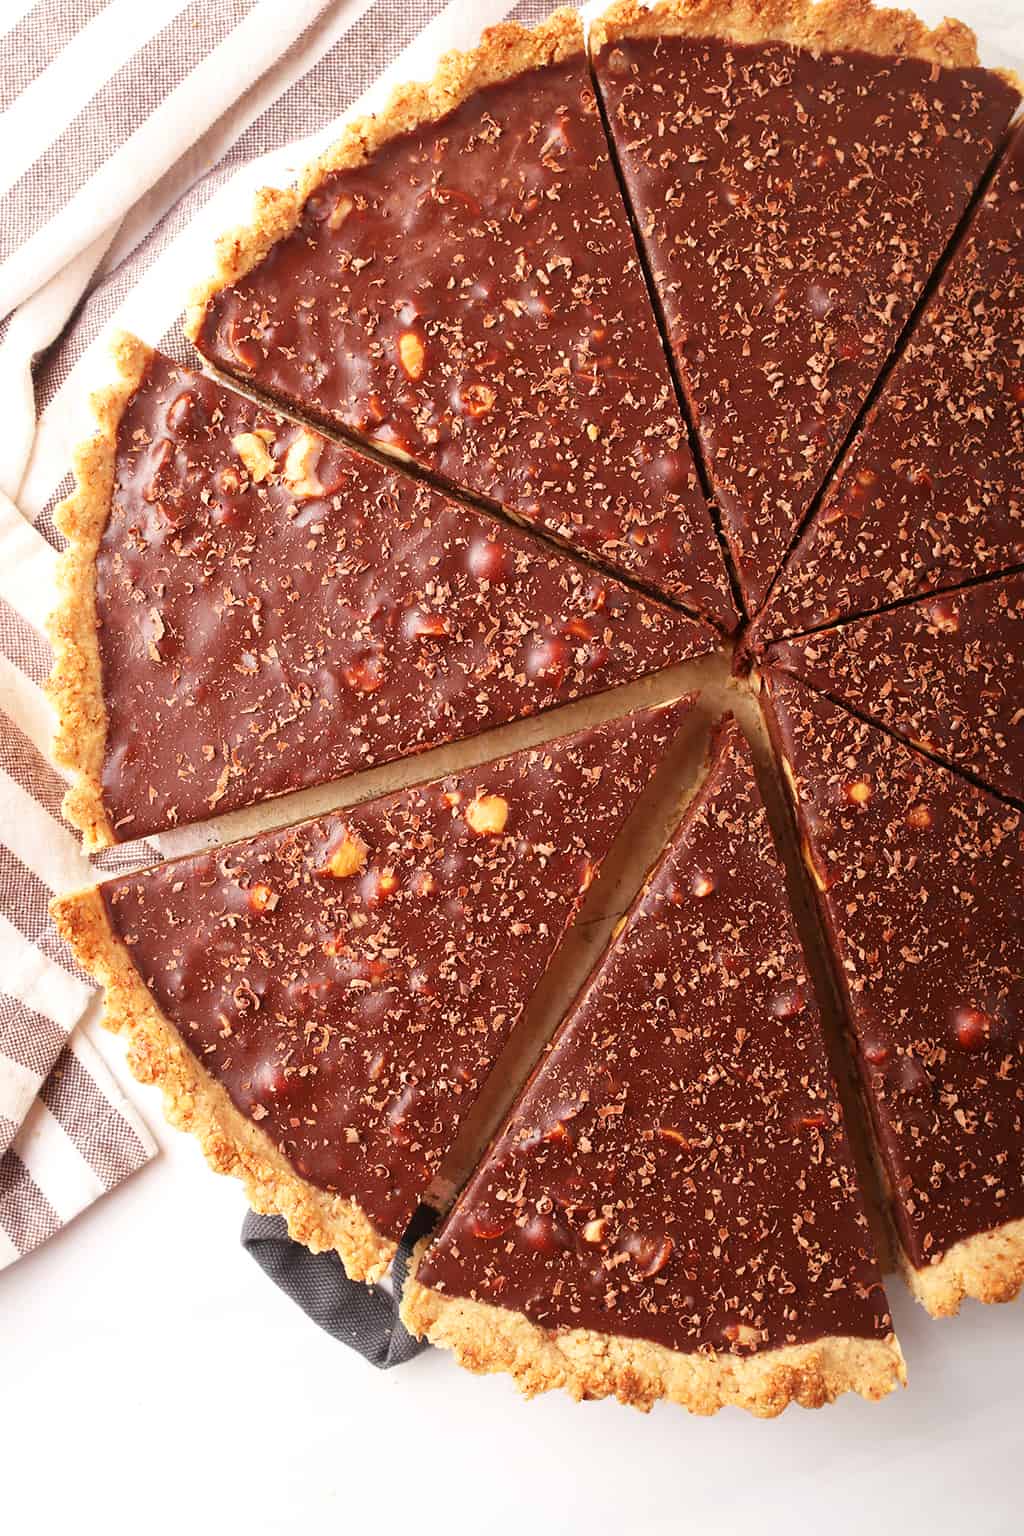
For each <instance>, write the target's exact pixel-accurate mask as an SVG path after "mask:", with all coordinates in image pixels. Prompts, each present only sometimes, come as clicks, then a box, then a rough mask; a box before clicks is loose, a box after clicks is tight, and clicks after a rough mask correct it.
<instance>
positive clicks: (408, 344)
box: [398, 331, 425, 382]
mask: <svg viewBox="0 0 1024 1536" xmlns="http://www.w3.org/2000/svg"><path fill="white" fill-rule="evenodd" d="M424 358H425V353H424V349H423V342H422V340H421V339H420V337H419V336H417V334H416V332H415V331H403V332H402V334H401V336H399V338H398V360H399V362H400V363H401V365H402V368H403V369H404V371H405V373H406V375H407V376H408V377H409V378H410V379H412V380H413V382H415V381H416V380H417V379H419V378H422V376H423V363H424Z"/></svg>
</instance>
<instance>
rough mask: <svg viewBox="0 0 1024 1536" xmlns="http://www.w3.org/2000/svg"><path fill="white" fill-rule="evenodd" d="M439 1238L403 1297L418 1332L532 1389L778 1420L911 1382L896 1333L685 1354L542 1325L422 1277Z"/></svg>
mask: <svg viewBox="0 0 1024 1536" xmlns="http://www.w3.org/2000/svg"><path fill="white" fill-rule="evenodd" d="M429 1241H430V1239H429V1238H427V1239H424V1240H423V1242H422V1243H421V1244H420V1245H419V1246H418V1248H417V1251H416V1255H415V1256H414V1260H413V1267H412V1268H411V1271H410V1275H409V1278H408V1280H407V1281H406V1284H405V1289H404V1293H403V1296H402V1308H401V1312H402V1321H403V1323H404V1324H405V1326H406V1328H408V1330H409V1332H410V1333H414V1334H416V1335H417V1336H418V1337H420V1338H423V1337H426V1338H428V1339H429V1340H430V1342H431V1343H432V1344H436V1345H439V1346H440V1347H441V1348H443V1349H450V1350H451V1351H452V1353H453V1354H454V1356H455V1358H456V1360H457V1361H458V1363H459V1365H461V1366H463V1367H464V1368H465V1369H466V1370H469V1371H473V1372H475V1373H476V1374H477V1375H480V1376H485V1375H490V1374H492V1373H494V1372H506V1373H507V1374H508V1375H510V1376H511V1377H512V1378H513V1380H514V1381H515V1383H516V1386H517V1387H518V1388H519V1390H520V1392H522V1393H523V1395H524V1397H535V1396H536V1395H537V1394H538V1393H540V1392H549V1391H552V1390H554V1389H555V1388H561V1389H562V1390H563V1391H565V1392H568V1394H569V1396H570V1397H572V1398H574V1399H575V1400H576V1401H577V1402H581V1401H583V1400H587V1399H594V1398H602V1397H616V1398H618V1400H619V1402H621V1403H625V1404H627V1405H628V1406H630V1407H632V1408H639V1409H640V1411H641V1412H643V1413H646V1412H647V1411H648V1410H649V1409H650V1408H652V1407H653V1405H654V1404H655V1403H656V1402H658V1401H659V1400H660V1399H662V1398H664V1399H665V1400H666V1401H668V1402H672V1403H678V1404H679V1405H680V1406H682V1407H683V1408H686V1409H688V1410H689V1411H690V1413H696V1414H702V1415H707V1414H712V1413H717V1412H718V1410H719V1408H724V1407H727V1406H732V1407H737V1408H744V1409H746V1410H747V1412H748V1413H752V1414H754V1415H756V1417H758V1418H762V1419H771V1418H775V1416H776V1415H777V1414H780V1413H781V1412H782V1411H783V1409H784V1408H786V1407H788V1405H789V1404H790V1403H799V1404H800V1405H801V1407H804V1408H821V1407H823V1406H824V1405H825V1404H826V1403H831V1402H833V1401H834V1400H835V1399H836V1398H837V1397H839V1396H841V1395H842V1394H843V1393H844V1392H858V1393H859V1394H860V1396H861V1397H864V1398H867V1399H868V1400H869V1401H871V1402H877V1401H878V1400H879V1399H881V1398H883V1397H886V1396H887V1395H888V1394H889V1393H890V1392H892V1391H893V1389H894V1388H895V1387H896V1386H897V1385H902V1386H905V1385H906V1379H907V1373H906V1366H905V1364H904V1360H903V1353H902V1351H901V1349H900V1346H899V1343H898V1341H897V1339H896V1337H895V1335H894V1334H889V1335H888V1336H887V1337H886V1338H884V1339H858V1338H844V1337H837V1336H832V1337H826V1338H822V1339H817V1340H815V1341H814V1342H813V1343H810V1344H791V1345H783V1346H781V1347H780V1348H778V1349H769V1350H766V1351H765V1352H764V1354H761V1355H758V1354H752V1355H744V1356H736V1355H731V1354H717V1355H703V1354H682V1353H680V1352H678V1351H676V1350H672V1349H667V1348H666V1347H665V1346H664V1345H662V1344H655V1343H652V1342H650V1341H648V1340H646V1339H632V1338H626V1337H624V1336H622V1335H618V1334H603V1333H596V1332H594V1331H593V1330H592V1329H588V1328H571V1329H559V1330H557V1331H552V1330H549V1329H546V1328H540V1327H538V1325H537V1324H536V1323H533V1322H531V1321H530V1319H529V1318H528V1317H526V1316H524V1314H523V1313H521V1312H515V1311H511V1310H508V1309H506V1308H504V1307H496V1306H492V1305H491V1304H490V1303H489V1302H483V1301H476V1300H473V1299H470V1298H468V1297H461V1296H446V1295H444V1294H442V1293H441V1292H440V1291H435V1290H431V1289H430V1288H429V1287H428V1286H425V1285H423V1284H422V1283H421V1282H420V1281H419V1280H418V1279H417V1278H416V1273H415V1267H416V1266H418V1263H419V1260H420V1259H421V1258H422V1255H423V1253H424V1252H425V1250H426V1247H427V1246H428V1244H429Z"/></svg>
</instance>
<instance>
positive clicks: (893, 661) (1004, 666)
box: [765, 574, 1024, 800]
mask: <svg viewBox="0 0 1024 1536" xmlns="http://www.w3.org/2000/svg"><path fill="white" fill-rule="evenodd" d="M765 655H766V660H767V661H769V662H770V663H771V664H772V666H773V667H781V668H782V669H783V670H784V671H786V672H791V673H793V674H794V676H796V677H799V678H802V680H803V681H804V682H805V683H810V684H811V686H812V687H813V688H817V689H818V690H819V692H821V693H825V694H828V695H829V696H830V697H831V698H834V699H836V700H838V702H839V703H840V704H845V705H846V706H847V708H853V709H854V710H855V711H856V712H857V713H858V714H862V715H866V716H867V717H868V718H869V719H871V720H874V721H876V722H879V723H880V724H882V725H883V726H885V727H887V728H888V729H889V730H892V731H895V732H896V733H897V735H900V736H905V737H906V738H907V739H908V740H909V741H911V742H912V743H913V744H914V745H915V746H917V747H922V748H923V749H924V750H925V751H927V752H931V753H933V754H934V755H935V756H936V757H939V758H941V759H942V760H943V762H945V763H947V764H948V765H949V766H950V767H953V768H961V769H966V770H967V771H968V772H969V773H971V774H973V775H974V776H975V777H976V778H978V779H980V780H981V781H982V783H983V784H984V785H986V786H987V787H988V788H989V789H992V790H994V791H995V792H996V793H997V794H1001V795H1009V796H1010V797H1011V798H1016V799H1019V800H1024V707H1022V703H1024V701H1022V699H1021V679H1022V678H1024V574H1021V575H1017V576H997V577H996V578H995V579H994V580H992V581H982V582H979V583H978V584H977V585H976V586H973V587H964V588H962V589H961V590H960V591H958V592H946V593H943V594H941V595H939V596H935V597H925V598H920V599H919V600H918V601H917V602H914V603H906V604H904V605H903V606H902V607H899V608H891V609H889V610H888V611H887V612H885V613H876V614H872V615H870V616H869V617H867V618H863V619H851V621H850V622H849V623H848V624H839V625H837V626H836V627H835V628H834V629H822V630H817V631H815V632H814V633H813V634H809V635H799V636H797V637H796V638H795V639H791V640H780V641H778V642H777V643H776V644H775V645H771V646H769V647H768V649H767V652H766V653H765Z"/></svg>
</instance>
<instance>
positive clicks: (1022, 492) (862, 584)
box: [760, 128, 1024, 637]
mask: <svg viewBox="0 0 1024 1536" xmlns="http://www.w3.org/2000/svg"><path fill="white" fill-rule="evenodd" d="M1022 252H1024V129H1021V128H1017V129H1016V130H1015V131H1014V133H1013V136H1012V138H1011V140H1010V144H1009V147H1008V148H1007V150H1006V152H1005V154H1004V155H1003V158H1002V160H1001V162H1000V164H999V167H998V170H997V171H996V174H995V176H994V178H993V180H992V182H991V184H990V186H989V188H988V190H987V192H986V193H985V195H984V197H983V198H982V200H981V201H980V203H979V204H978V206H977V207H976V209H975V211H974V213H973V216H972V218H971V220H970V223H969V224H968V226H967V228H966V230H965V232H964V235H963V237H962V238H961V240H960V242H959V244H958V245H957V247H956V249H955V251H954V252H953V254H952V256H951V258H950V261H949V264H948V266H947V267H946V269H945V272H944V273H943V276H942V279H941V281H940V282H939V284H938V287H937V288H936V290H935V293H934V294H933V295H932V297H931V299H930V301H929V303H928V305H927V307H926V308H925V309H924V311H923V312H922V314H921V316H920V318H919V320H918V321H917V323H916V325H915V327H914V330H913V331H912V333H911V336H910V339H909V341H908V343H907V347H906V350H905V352H904V353H903V355H902V356H901V357H900V358H899V359H898V360H897V362H896V363H895V366H894V367H893V369H892V372H891V373H890V375H889V377H888V378H887V380H886V382H885V386H884V388H883V389H882V391H881V393H880V394H879V396H878V399H877V401H876V403H875V405H874V406H873V407H872V409H871V410H870V411H869V412H868V415H867V417H866V418H865V420H864V424H863V426H862V427H861V429H860V431H859V433H858V435H857V437H856V438H855V439H854V441H853V443H852V444H851V446H850V449H849V451H848V453H847V454H846V457H845V458H844V460H843V463H842V465H841V467H840V471H839V473H838V475H837V477H836V479H835V481H834V482H833V484H832V485H831V487H830V489H829V492H828V495H827V496H826V497H825V499H824V501H823V503H822V506H821V509H820V511H819V512H818V513H817V515H816V516H815V517H814V518H813V520H812V521H811V523H810V524H809V525H808V527H807V529H806V531H805V533H804V534H803V536H802V537H801V539H800V543H799V544H798V546H797V548H796V551H795V552H794V555H793V558H792V560H791V561H790V563H789V565H788V566H787V568H786V570H785V571H784V572H783V574H782V576H781V577H780V579H779V582H778V585H777V587H776V590H775V592H774V593H773V594H772V599H771V602H770V604H769V606H768V608H767V609H766V610H765V613H764V617H763V621H762V623H761V625H760V629H761V631H762V634H763V636H764V637H779V636H782V635H785V634H788V633H792V632H794V631H797V630H806V629H812V628H814V627H816V626H818V625H822V624H827V623H830V622H832V621H833V620H834V619H836V618H840V617H844V616H845V615H847V614H854V613H868V612H871V611H872V610H874V609H877V608H880V607H882V606H883V604H885V603H889V602H892V601H894V600H895V599H898V598H906V597H913V596H915V595H916V594H918V593H921V592H926V591H934V590H939V589H943V588H950V587H955V586H956V585H957V584H958V583H960V582H962V581H964V580H967V579H969V578H971V577H978V576H985V575H994V574H995V573H997V572H998V571H1000V570H1004V569H1007V568H1008V567H1010V566H1013V565H1020V564H1024V370H1022V366H1021V359H1022V357H1024V255H1022Z"/></svg>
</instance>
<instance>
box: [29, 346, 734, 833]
mask: <svg viewBox="0 0 1024 1536" xmlns="http://www.w3.org/2000/svg"><path fill="white" fill-rule="evenodd" d="M115 357H116V361H117V366H118V379H117V382H116V384H114V385H113V386H112V387H111V388H110V389H109V390H107V391H106V392H105V393H104V394H103V395H101V396H100V397H98V399H97V411H98V416H99V421H100V432H99V434H98V436H97V437H96V438H94V439H93V440H92V441H91V442H90V443H88V444H87V445H86V446H85V448H84V449H83V450H82V451H81V452H80V454H79V458H78V463H77V468H78V486H77V489H76V490H75V492H74V494H73V495H72V496H71V497H70V499H69V500H68V501H66V502H65V503H64V504H63V505H62V507H61V508H60V509H59V510H58V514H57V521H58V524H59V526H60V528H61V529H62V530H63V531H64V532H65V533H66V534H67V535H68V537H69V539H70V541H71V543H70V548H69V550H68V552H67V554H66V555H65V556H64V557H63V560H62V565H61V588H62V598H61V607H60V609H59V611H58V612H57V614H56V615H55V616H54V619H53V621H52V624H51V636H52V639H53V643H54V649H55V666H54V672H53V676H52V679H51V685H50V691H51V695H52V697H53V699H54V702H55V704H56V708H57V713H58V719H59V726H58V733H57V738H56V743H55V756H56V758H57V761H58V762H59V763H60V764H61V766H62V767H65V768H67V769H69V770H70V771H71V773H72V775H73V777H74V784H73V787H72V788H71V790H70V791H69V793H68V795H67V799H66V801H65V814H66V815H67V817H68V819H69V820H70V821H72V822H73V823H74V825H75V826H77V827H79V828H80V829H81V830H82V831H83V833H84V836H85V846H86V848H87V849H88V850H91V849H95V848H97V847H101V846H103V845H104V844H107V843H111V842H118V841H124V840H125V839H130V838H136V837H141V836H144V835H148V834H150V833H153V832H159V831H162V830H165V829H166V828H168V827H170V826H174V825H177V824H179V823H188V822H194V821H199V820H202V819H203V818H204V817H207V816H210V815H212V814H214V813H220V812H224V811H228V810H233V809H236V808H237V807H238V806H242V805H249V804H252V803H253V802H255V801H258V800H263V799H266V798H267V797H268V796H271V795H280V794H284V793H285V792H287V791H289V790H294V789H299V788H303V787H306V786H309V785H314V784H323V783H326V782H329V781H330V780H332V779H336V778H339V777H341V776H343V775H345V774H350V773H353V772H356V771H359V770H361V769H364V768H369V767H372V766H373V765H374V764H377V763H382V762H387V761H389V760H390V759H393V758H399V757H404V756H407V755H408V754H410V753H414V752H420V751H423V750H425V749H426V748H429V747H436V746H439V745H440V744H442V743H444V742H448V741H452V740H453V739H457V738H460V737H467V736H471V735H474V734H475V733H477V732H479V731H483V730H486V729H488V728H490V727H492V726H495V725H500V724H502V723H504V722H507V721H509V720H514V719H516V718H518V717H520V716H523V715H530V714H535V713H537V712H539V711H541V710H544V709H547V708H549V707H550V706H552V705H556V704H560V703H563V702H566V701H568V700H570V699H576V698H580V697H582V696H583V695H587V694H593V693H598V692H600V691H602V690H604V689H606V688H610V687H613V686H615V685H616V684H619V683H626V682H630V681H632V680H634V679H636V678H638V677H640V676H642V675H644V674H646V673H649V672H653V671H658V670H660V669H661V668H664V667H667V666H670V665H672V664H673V663H675V662H678V661H681V660H683V659H685V658H687V657H691V656H696V655H700V654H703V653H706V652H709V651H711V650H713V649H714V647H715V645H716V643H717V636H716V634H715V631H714V630H712V629H711V628H710V627H709V626H708V625H706V624H703V623H701V622H700V621H698V620H695V619H691V618H688V617H687V616H686V615H684V614H682V613H680V612H678V611H677V610H675V609H673V608H671V607H669V606H668V605H666V604H664V603H659V602H657V601H655V600H653V599H648V598H645V597H643V596H641V595H640V594H639V593H638V592H636V591H635V590H633V589H632V588H629V587H626V586H623V585H622V584H621V583H619V582H617V581H614V580H612V579H611V578H609V577H606V576H604V575H601V574H600V573H598V572H596V571H595V570H594V569H593V568H591V567H588V566H585V565H582V564H580V563H579V562H577V561H575V560H573V559H572V558H571V557H569V556H567V555H563V554H561V553H560V552H559V551H558V550H557V549H556V548H555V547H554V546H553V545H550V544H548V543H546V542H545V541H541V540H539V539H536V538H534V537H533V536H532V535H530V534H527V533H524V532H522V531H521V530H519V529H516V528H513V527H512V526H511V525H509V524H508V523H506V522H501V521H498V520H497V519H495V518H493V517H491V516H490V515H488V514H487V513H483V512H478V511H475V510H474V509H473V508H470V507H465V506H461V505H459V504H457V503H455V502H453V501H451V500H449V499H448V498H447V497H445V496H442V495H441V494H440V493H438V492H437V491H434V490H432V489H431V488H430V487H428V486H426V485H424V484H422V483H421V482H419V481H416V480H413V479H411V478H410V477H408V476H407V475H403V474H401V473H400V472H397V471H395V470H392V469H389V468H386V467H383V466H382V465H380V464H378V463H377V462H376V461H374V460H372V459H368V458H366V457H365V456H364V455H360V454H357V453H354V452H352V451H351V450H350V449H348V448H346V447H343V446H342V445H340V444H338V443H334V442H328V441H327V440H326V439H324V438H323V437H321V436H320V435H319V434H318V433H315V432H312V431H311V430H310V429H309V428H306V427H301V426H297V425H295V424H294V423H292V422H289V421H284V420H282V419H281V418H280V417H278V416H275V415H274V414H273V413H272V412H270V411H267V410H264V409H262V408H261V407H259V406H256V405H254V404H253V403H252V402H251V401H249V400H247V399H245V398H244V397H243V396H242V395H239V394H237V393H236V392H235V391H234V390H228V389H225V388H223V387H222V386H221V385H220V384H218V383H217V382H216V381H214V380H211V379H208V378H205V377H203V376H202V375H200V374H196V373H193V372H190V371H189V370H188V369H184V368H181V367H179V366H178V365H177V364H175V363H173V362H171V361H170V359H168V358H166V357H163V356H161V355H160V354H159V353H155V352H152V351H150V350H149V348H147V347H145V346H144V345H143V344H142V343H141V342H140V341H137V340H135V339H134V338H133V337H129V336H121V337H119V338H118V339H117V341H116V345H115ZM157 742H159V743H161V746H160V748H159V750H154V744H155V743H157Z"/></svg>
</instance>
